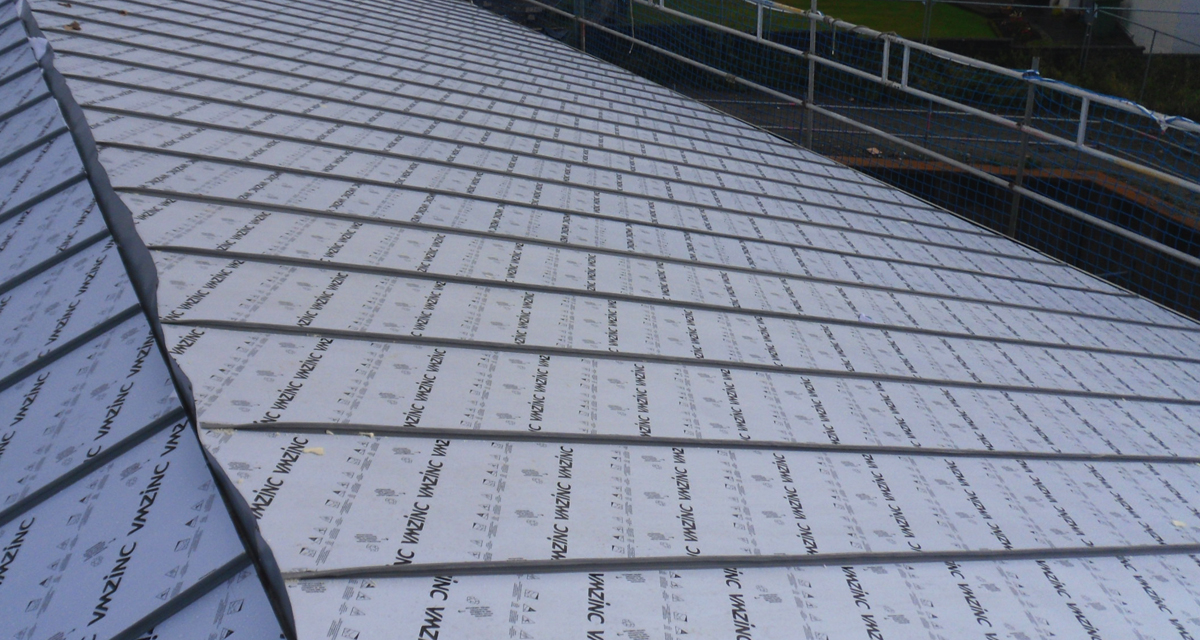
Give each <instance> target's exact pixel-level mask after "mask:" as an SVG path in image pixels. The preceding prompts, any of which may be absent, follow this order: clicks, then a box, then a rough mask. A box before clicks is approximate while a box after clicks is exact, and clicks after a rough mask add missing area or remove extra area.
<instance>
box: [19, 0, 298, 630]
mask: <svg viewBox="0 0 1200 640" xmlns="http://www.w3.org/2000/svg"><path fill="white" fill-rule="evenodd" d="M24 13H25V15H24V16H22V15H19V13H18V7H17V4H16V3H14V2H8V3H5V4H2V5H0V636H3V637H5V638H21V639H33V638H67V637H71V638H85V637H89V638H132V637H140V636H142V635H143V634H152V633H155V632H156V631H155V630H157V632H158V633H159V634H160V636H161V637H171V638H197V639H199V638H215V637H230V636H235V635H236V637H238V638H242V637H245V638H251V637H253V638H270V637H272V636H279V635H280V632H279V624H278V622H277V621H276V618H275V614H274V612H273V611H272V609H271V605H270V603H269V601H268V599H267V596H266V592H265V591H264V590H263V587H262V585H261V584H260V583H259V581H258V579H257V577H256V575H255V572H254V570H253V569H252V568H251V567H250V559H249V557H248V555H247V553H246V550H245V547H244V546H243V543H242V540H241V539H240V538H239V533H238V530H237V527H236V526H235V524H234V521H233V519H232V518H231V516H230V514H229V513H228V512H227V510H226V507H225V504H224V502H223V500H222V499H221V497H220V495H219V492H218V488H217V483H216V481H215V479H214V477H213V475H212V473H211V472H210V470H209V468H208V466H207V465H208V463H207V461H206V459H205V456H204V453H203V451H202V450H201V448H200V443H199V441H198V440H197V438H196V436H195V432H194V430H193V429H191V428H190V424H189V420H188V417H187V415H186V412H185V410H184V407H183V405H182V404H181V402H180V399H179V397H178V396H177V395H176V390H175V383H174V380H173V379H172V375H171V371H170V370H169V368H168V364H167V360H166V359H165V358H164V356H163V352H162V351H161V350H160V346H161V342H160V340H159V338H156V333H155V331H154V329H153V328H152V326H151V324H150V322H149V321H148V319H147V317H146V315H145V314H144V311H143V307H142V303H141V302H140V301H139V298H140V297H143V296H145V294H146V292H147V288H146V287H147V286H148V283H149V286H150V287H152V286H153V285H152V283H153V267H152V265H151V264H150V263H149V260H148V255H147V254H146V250H145V248H144V247H142V246H141V245H140V243H139V242H137V239H136V236H134V235H132V233H131V232H132V224H131V223H132V221H131V220H129V219H128V213H127V212H126V214H125V215H126V221H125V223H124V226H122V223H121V222H120V221H119V220H117V219H115V218H114V217H113V214H112V212H111V211H108V210H105V211H103V212H102V211H101V210H102V209H105V207H103V206H102V205H101V204H100V203H98V202H97V200H98V198H97V196H96V195H95V193H94V192H93V187H94V186H96V185H102V184H103V178H102V177H100V176H99V175H98V174H97V173H96V166H95V163H94V158H90V159H87V158H86V152H85V153H84V155H82V156H81V152H80V148H81V147H79V146H77V143H78V142H79V140H78V139H76V138H75V137H74V136H73V133H75V134H78V127H80V126H86V123H84V122H83V121H82V120H81V119H80V120H79V121H75V122H69V121H70V120H71V117H70V115H67V114H64V111H63V110H62V109H60V103H59V100H60V99H64V98H65V99H68V100H69V94H66V93H65V87H63V86H62V85H61V79H59V80H58V82H59V85H58V86H55V82H56V81H55V79H54V78H53V77H52V74H53V70H52V68H51V67H49V62H50V59H51V57H52V56H51V55H50V54H48V53H47V52H46V41H45V39H44V38H40V37H38V34H37V33H36V32H35V33H33V34H32V35H33V37H32V38H31V37H30V35H31V34H30V33H28V32H27V29H26V27H27V24H32V23H27V22H25V21H23V18H24V19H25V20H26V21H27V20H29V15H28V11H27V10H25V11H24ZM48 73H49V74H51V75H47V74H48ZM72 129H75V131H74V132H73V131H72ZM101 188H102V187H101ZM108 193H109V194H111V190H110V191H109V192H108ZM101 199H102V198H101ZM126 227H127V228H126ZM119 245H120V246H119ZM138 249H140V252H141V255H140V256H139V254H138V253H137V250H138ZM143 257H144V258H146V260H145V264H144V266H143V267H142V269H141V272H139V267H138V265H139V259H140V258H143ZM146 267H148V268H149V270H148V271H147V270H146ZM149 291H150V292H151V294H152V292H153V289H152V288H151V289H149ZM151 299H152V298H151ZM158 336H159V337H161V333H159V334H158Z"/></svg>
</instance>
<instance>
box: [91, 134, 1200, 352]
mask: <svg viewBox="0 0 1200 640" xmlns="http://www.w3.org/2000/svg"><path fill="white" fill-rule="evenodd" d="M102 146H104V147H106V148H112V149H120V150H124V151H131V152H140V153H145V154H148V155H165V156H173V157H178V158H181V159H184V160H186V161H188V162H193V163H194V162H207V163H212V164H220V165H225V166H235V167H244V168H256V169H262V170H265V171H268V172H273V173H279V174H292V175H300V176H308V177H314V178H318V179H323V180H336V181H344V182H349V183H357V184H360V185H372V186H379V187H385V188H396V185H394V184H392V183H389V182H384V181H378V180H369V179H366V178H356V177H352V176H337V175H333V176H331V175H330V174H326V173H323V172H320V171H313V170H306V169H297V168H292V167H283V166H279V165H271V164H265V163H257V162H248V161H243V160H234V159H228V158H221V157H218V156H200V155H198V154H193V153H189V152H181V151H174V150H169V149H161V148H158V147H146V146H143V145H134V144H126V143H116V142H106V143H102ZM135 188H136V187H135ZM407 189H410V190H412V191H418V192H422V193H428V194H433V195H444V196H447V197H456V198H464V197H466V196H465V195H464V194H461V193H459V192H454V191H446V190H442V189H429V188H416V187H407ZM122 190H128V188H123V189H122ZM467 195H470V197H471V198H472V199H475V200H479V201H485V202H494V203H496V204H503V205H510V206H514V207H522V208H530V209H535V210H540V211H551V212H556V213H565V214H570V215H575V212H574V211H570V210H564V209H560V208H556V207H547V206H543V205H527V204H524V203H521V202H511V201H506V200H501V199H498V198H487V197H483V196H477V195H474V194H467ZM371 219H374V218H371ZM418 224H420V225H422V226H425V225H424V223H418ZM626 224H628V225H632V224H633V223H626ZM428 226H429V228H433V225H428ZM453 232H454V233H458V234H463V233H472V234H473V233H479V232H471V231H466V230H458V229H456V230H454V231H453ZM490 235H495V236H499V235H500V234H490ZM567 244H569V243H559V245H560V246H562V245H567ZM595 250H597V251H601V250H603V251H607V252H618V251H620V250H616V249H600V248H599V247H597V248H596V249H595ZM624 253H626V254H628V255H642V256H645V255H648V254H639V253H637V252H629V251H626V252H624ZM663 259H664V260H668V259H669V260H673V261H680V262H682V263H685V264H705V265H712V266H717V267H720V268H722V269H725V270H727V271H741V272H746V273H759V274H768V275H776V276H786V277H794V278H797V279H809V280H813V281H822V282H830V283H834V284H842V285H846V286H864V287H876V286H878V287H882V285H871V284H865V283H851V282H849V281H843V280H835V279H824V278H816V277H808V276H804V275H801V274H796V273H792V272H784V271H774V270H769V269H758V268H754V267H749V266H747V267H741V266H731V265H725V264H721V263H708V262H704V261H701V260H682V258H673V257H672V258H665V257H664V258H663ZM925 268H927V269H930V270H931V271H936V270H937V268H936V267H928V266H927V267H925ZM979 281H980V282H981V283H982V282H983V279H982V278H980V279H979ZM1039 286H1040V288H1042V289H1045V290H1048V291H1055V290H1057V289H1058V287H1054V286H1053V285H1046V284H1039ZM882 288H883V289H885V290H892V291H904V292H913V291H912V290H910V289H902V288H898V287H882ZM1078 292H1079V293H1081V294H1088V295H1089V296H1090V295H1098V296H1107V297H1109V298H1113V299H1117V300H1134V301H1136V300H1138V298H1137V296H1136V295H1134V294H1128V293H1126V294H1121V295H1117V294H1109V293H1105V292H1098V291H1093V290H1080V291H1078ZM920 295H928V296H932V297H939V298H950V297H956V296H948V295H946V294H939V293H933V292H921V293H920ZM962 299H969V300H973V301H980V300H983V299H976V298H962ZM987 302H988V303H989V304H999V305H1008V304H1009V303H1005V302H1002V301H1000V300H999V299H995V300H988V301H987ZM1065 302H1066V301H1065V300H1064V303H1065ZM1033 308H1035V309H1040V308H1042V307H1033ZM1113 318H1114V319H1119V316H1113ZM1151 324H1155V325H1158V326H1164V327H1172V328H1175V325H1166V324H1162V323H1154V322H1152V323H1151ZM1180 328H1182V327H1180ZM1197 330H1200V327H1197Z"/></svg>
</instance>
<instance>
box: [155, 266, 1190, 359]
mask: <svg viewBox="0 0 1200 640" xmlns="http://www.w3.org/2000/svg"><path fill="white" fill-rule="evenodd" d="M149 249H150V250H151V251H161V252H165V253H175V254H184V255H194V256H204V257H210V258H222V257H228V258H229V259H231V260H244V261H246V262H256V263H262V264H273V265H279V266H291V267H301V268H308V269H336V270H340V271H350V272H354V273H359V274H364V275H378V276H386V277H402V278H412V279H419V280H428V281H435V282H436V281H441V282H454V283H457V284H466V285H473V286H480V287H488V288H496V289H510V290H514V291H536V292H540V293H551V294H561V295H565V296H573V297H580V298H595V299H598V300H622V301H625V302H635V303H642V304H647V305H653V306H663V307H674V308H680V309H695V310H703V311H715V312H720V313H726V314H731V315H742V316H748V317H752V318H754V317H763V318H777V319H780V320H789V321H795V320H799V321H804V322H812V323H823V324H832V325H839V326H846V327H854V328H857V329H863V330H868V331H883V332H896V333H911V334H915V335H928V336H937V337H945V338H957V339H961V340H967V341H974V342H984V343H992V344H1013V345H1022V346H1028V347H1039V348H1044V349H1053V350H1063V351H1081V352H1086V353H1103V354H1108V355H1119V356H1132V357H1139V358H1149V359H1152V360H1167V361H1172V362H1187V363H1193V364H1200V358H1190V357H1185V356H1177V355H1171V354H1165V353H1154V352H1149V351H1129V350H1124V349H1113V348H1108V347H1096V346H1088V345H1078V344H1070V343H1061V342H1045V341H1039V340H1027V339H1024V338H1006V337H1000V336H989V335H980V334H971V333H960V332H954V331H942V330H938V329H924V328H921V327H906V326H902V325H894V324H885V323H880V322H863V321H861V320H850V319H845V318H832V317H821V316H813V315H809V314H803V313H795V312H781V311H770V310H767V309H754V308H747V307H733V306H729V305H721V304H711V303H703V302H693V301H685V300H668V299H663V298H653V297H650V296H640V295H635V294H625V293H617V292H606V291H589V290H585V289H571V288H567V287H561V286H554V285H539V284H529V283H520V282H509V281H503V280H489V279H486V278H475V277H466V276H457V275H450V274H440V273H438V274H434V273H427V272H421V271H416V270H413V269H397V268H393V267H373V266H369V265H361V264H354V263H349V262H341V261H334V260H316V259H312V258H293V257H286V256H280V255H272V254H258V253H243V252H238V251H218V250H215V249H198V248H193V247H182V246H172V245H149Z"/></svg>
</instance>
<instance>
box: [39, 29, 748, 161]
mask: <svg viewBox="0 0 1200 640" xmlns="http://www.w3.org/2000/svg"><path fill="white" fill-rule="evenodd" d="M38 13H39V14H43V15H52V16H58V17H61V18H73V17H75V16H73V15H72V14H69V13H64V12H61V11H56V10H47V9H39V10H38ZM87 23H88V24H93V25H102V26H104V27H107V28H110V29H113V30H116V31H127V32H131V33H137V34H143V35H147V36H152V37H156V38H169V39H171V40H177V41H183V42H189V43H192V44H196V45H199V46H204V47H212V48H214V49H222V50H228V51H231V52H237V53H239V54H243V55H245V54H252V55H254V56H259V57H262V58H268V59H274V60H279V61H281V62H289V63H293V64H295V63H299V64H302V65H304V66H308V67H312V68H319V69H327V70H329V71H334V72H338V73H347V74H354V75H356V76H361V77H365V78H371V79H375V80H386V81H389V82H407V83H410V84H414V85H426V84H427V83H423V82H417V81H412V80H404V79H403V78H399V77H396V76H394V75H385V74H382V73H377V72H372V71H366V70H361V69H353V68H347V67H345V66H338V65H336V64H330V63H326V62H319V61H316V60H305V59H302V58H295V57H288V56H285V55H282V54H277V53H269V52H264V51H259V50H256V49H242V48H238V47H235V46H232V45H228V44H224V43H221V42H214V41H211V40H205V39H203V38H195V37H189V36H164V35H163V34H161V33H155V32H153V31H150V30H148V29H143V28H141V27H133V26H128V25H122V24H119V23H115V22H109V21H105V20H97V19H95V18H92V19H90V20H88V21H87ZM192 28H194V29H197V30H204V29H201V28H199V27H192ZM46 31H47V32H53V33H65V31H64V30H62V29H57V28H47V29H46ZM206 31H207V30H206ZM72 33H74V35H75V36H76V37H84V38H95V39H101V40H108V41H111V42H120V43H121V44H125V45H130V46H147V45H142V44H138V43H133V42H129V41H126V40H123V39H121V38H117V37H110V36H94V35H92V34H89V33H88V32H86V31H84V32H72ZM149 46H153V45H149ZM296 48H300V47H296ZM177 51H178V50H177ZM324 53H325V54H326V55H330V54H328V52H324ZM220 62H222V63H224V64H229V63H232V62H233V61H232V60H220ZM379 66H386V65H379ZM388 68H392V67H388ZM395 69H396V70H397V71H398V72H399V71H410V72H411V71H412V70H411V69H405V68H403V67H395ZM421 71H422V73H428V74H430V75H438V76H442V77H444V78H446V79H447V80H454V81H456V82H461V83H464V84H470V85H474V86H476V87H478V88H477V89H475V91H476V92H477V95H480V96H483V97H487V98H488V99H498V98H496V97H495V96H493V95H489V94H488V93H487V92H488V91H489V90H491V89H493V88H494V86H493V85H491V84H489V83H487V82H486V81H482V80H468V79H465V78H463V77H457V78H456V77H454V76H451V75H448V74H442V73H437V72H433V71H426V70H424V69H422V70H421ZM468 73H469V72H465V71H464V72H462V75H467V74H468ZM477 75H483V76H485V77H486V76H487V75H488V74H483V73H479V74H477ZM310 77H311V76H310ZM504 80H505V81H509V82H517V80H516V79H515V78H505V79H504ZM428 86H429V87H430V88H434V89H440V90H443V91H445V90H446V89H445V88H443V87H438V86H436V85H428ZM459 91H463V92H465V91H466V90H464V89H459ZM528 95H530V96H533V97H536V98H537V99H538V100H539V101H548V102H553V103H556V104H558V105H559V107H557V109H559V110H565V107H566V106H568V105H569V106H572V107H577V108H579V109H587V110H591V111H593V112H595V113H597V114H603V113H604V109H605V108H612V107H613V105H616V104H620V103H613V105H609V106H608V107H605V106H599V105H594V104H590V103H584V102H571V101H569V100H566V99H564V98H559V97H550V96H544V95H541V94H538V93H534V94H528ZM523 106H525V107H528V108H538V107H540V108H554V107H549V106H548V105H543V104H541V103H537V104H531V103H524V104H523ZM643 109H645V110H647V111H660V110H658V109H650V108H648V107H643ZM613 110H614V111H615V112H617V113H621V114H623V115H626V116H628V117H631V118H638V119H649V120H654V121H657V122H662V123H664V124H669V125H672V126H675V125H679V124H683V123H680V122H672V121H670V120H666V119H663V118H653V117H650V116H646V115H643V114H639V113H636V112H630V111H620V110H617V109H613ZM661 111H666V110H661ZM702 122H707V123H708V124H710V125H712V124H717V123H715V122H713V121H702ZM690 126H701V125H698V124H697V125H690ZM728 135H733V134H732V132H730V133H729V134H728ZM710 142H711V140H710Z"/></svg>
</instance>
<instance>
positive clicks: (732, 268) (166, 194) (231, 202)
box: [116, 167, 1200, 333]
mask: <svg viewBox="0 0 1200 640" xmlns="http://www.w3.org/2000/svg"><path fill="white" fill-rule="evenodd" d="M266 169H268V170H275V169H273V168H270V167H266ZM279 172H280V173H296V172H295V171H292V170H279ZM301 175H304V174H301ZM319 177H321V178H323V179H333V178H331V177H330V176H328V175H325V174H321V176H319ZM338 180H339V181H343V182H347V183H353V182H359V181H356V180H354V179H351V178H339V179H338ZM116 190H117V191H118V192H121V193H137V194H143V195H150V196H155V197H163V198H172V199H179V200H190V201H195V202H206V203H212V204H221V205H226V206H234V207H242V208H250V209H260V210H268V211H281V212H285V213H294V214H298V215H306V216H312V217H317V218H330V219H335V220H346V221H352V222H357V221H361V222H370V223H374V224H380V225H386V226H393V227H398V228H417V229H428V230H432V231H440V232H444V233H447V234H455V235H467V236H474V237H478V238H496V239H501V240H511V241H516V242H524V243H525V244H535V245H540V246H546V247H566V248H571V249H578V250H587V251H590V252H593V253H603V254H606V255H613V256H621V257H630V258H642V259H647V260H656V261H660V262H663V263H670V264H678V265H685V266H700V267H705V268H712V269H720V270H724V271H728V272H736V273H745V274H748V275H765V276H770V277H779V278H786V279H790V280H799V281H805V282H816V283H821V284H829V285H834V286H843V287H849V288H853V289H867V290H872V291H885V292H886V291H890V292H894V293H903V294H906V295H913V296H920V297H924V298H934V299H940V300H954V301H959V302H966V303H970V304H980V305H986V306H997V307H1004V308H1011V309H1021V310H1025V311H1033V312H1040V313H1048V314H1052V315H1066V316H1072V317H1079V318H1087V319H1089V320H1100V321H1106V322H1114V323H1118V324H1129V325H1135V326H1143V327H1158V328H1164V329H1172V330H1178V331H1186V332H1191V333H1197V332H1200V327H1194V326H1192V325H1169V324H1163V323H1160V322H1155V321H1152V320H1137V319H1132V318H1124V317H1121V316H1107V315H1101V314H1093V313H1086V312H1081V311H1075V310H1071V309H1055V308H1051V307H1040V306H1036V305H1031V304H1021V303H1017V302H1009V301H1006V300H1000V299H988V298H971V297H966V296H961V295H954V294H943V293H936V292H932V291H918V290H915V289H905V288H902V287H889V286H886V285H876V284H871V283H867V282H852V281H845V280H836V279H832V278H821V277H817V276H808V275H805V274H802V273H792V272H785V271H772V270H766V269H752V268H749V267H741V266H737V265H728V264H723V263H718V262H707V261H704V260H685V259H683V258H676V257H673V256H668V255H664V254H653V253H639V252H636V251H630V250H627V249H613V248H608V247H602V246H598V245H583V244H577V243H572V242H566V243H563V242H555V241H551V240H541V239H537V238H529V237H526V236H518V235H513V234H505V233H491V232H483V231H475V230H472V229H460V228H456V227H448V226H444V225H436V224H429V223H426V222H419V223H414V222H408V221H404V220H392V219H387V218H378V217H372V216H367V215H358V214H349V213H340V212H336V211H326V210H319V209H310V208H304V207H296V206H289V205H280V204H272V203H265V202H247V201H244V200H237V199H234V198H221V197H217V196H207V195H200V194H195V193H185V192H180V191H172V190H167V189H150V188H144V187H117V188H116ZM421 191H429V190H427V189H421ZM450 195H458V194H453V193H452V194H450ZM539 208H541V209H543V210H547V211H556V212H558V211H560V210H558V209H553V208H548V207H544V206H541V205H539ZM565 213H570V212H565ZM571 215H574V214H573V213H571Z"/></svg>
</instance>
